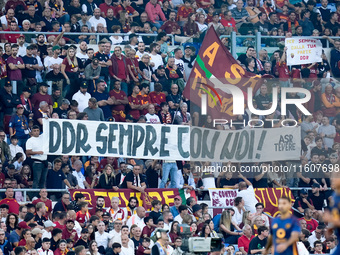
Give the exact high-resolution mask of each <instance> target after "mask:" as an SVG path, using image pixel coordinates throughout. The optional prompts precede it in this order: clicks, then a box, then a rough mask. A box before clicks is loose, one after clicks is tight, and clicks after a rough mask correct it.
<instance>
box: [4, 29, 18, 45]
mask: <svg viewBox="0 0 340 255" xmlns="http://www.w3.org/2000/svg"><path fill="white" fill-rule="evenodd" d="M5 31H11V30H10V29H6V30H5ZM15 32H17V31H15ZM18 32H19V30H18ZM19 36H20V34H9V33H6V34H5V38H6V40H7V41H8V42H9V43H18V41H17V39H18V38H19Z"/></svg>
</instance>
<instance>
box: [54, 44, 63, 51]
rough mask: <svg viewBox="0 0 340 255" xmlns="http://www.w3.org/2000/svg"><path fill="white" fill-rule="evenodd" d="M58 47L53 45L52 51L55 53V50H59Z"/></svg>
mask: <svg viewBox="0 0 340 255" xmlns="http://www.w3.org/2000/svg"><path fill="white" fill-rule="evenodd" d="M60 49H61V48H60V46H59V45H55V46H53V47H52V51H55V50H60Z"/></svg>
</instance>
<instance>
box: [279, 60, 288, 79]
mask: <svg viewBox="0 0 340 255" xmlns="http://www.w3.org/2000/svg"><path fill="white" fill-rule="evenodd" d="M276 67H277V70H278V72H279V79H280V81H288V79H289V69H288V67H287V64H286V63H282V64H281V65H280V63H279V62H277V63H276Z"/></svg>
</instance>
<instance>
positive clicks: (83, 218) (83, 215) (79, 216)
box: [76, 211, 91, 223]
mask: <svg viewBox="0 0 340 255" xmlns="http://www.w3.org/2000/svg"><path fill="white" fill-rule="evenodd" d="M76 216H77V218H76V221H78V222H79V223H85V222H87V221H88V220H89V219H90V217H91V215H90V213H89V212H86V213H82V212H81V211H78V212H77V214H76Z"/></svg>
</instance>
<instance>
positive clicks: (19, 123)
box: [8, 114, 28, 139]
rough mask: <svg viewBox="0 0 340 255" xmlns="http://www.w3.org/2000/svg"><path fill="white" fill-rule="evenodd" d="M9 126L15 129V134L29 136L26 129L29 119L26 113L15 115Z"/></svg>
mask: <svg viewBox="0 0 340 255" xmlns="http://www.w3.org/2000/svg"><path fill="white" fill-rule="evenodd" d="M8 126H9V127H11V128H13V129H14V130H15V135H16V136H17V137H18V138H23V139H24V138H28V134H25V130H27V129H28V121H27V118H26V116H25V115H22V116H20V117H19V116H18V115H17V114H15V115H13V116H12V117H11V120H10V121H9V124H8Z"/></svg>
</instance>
